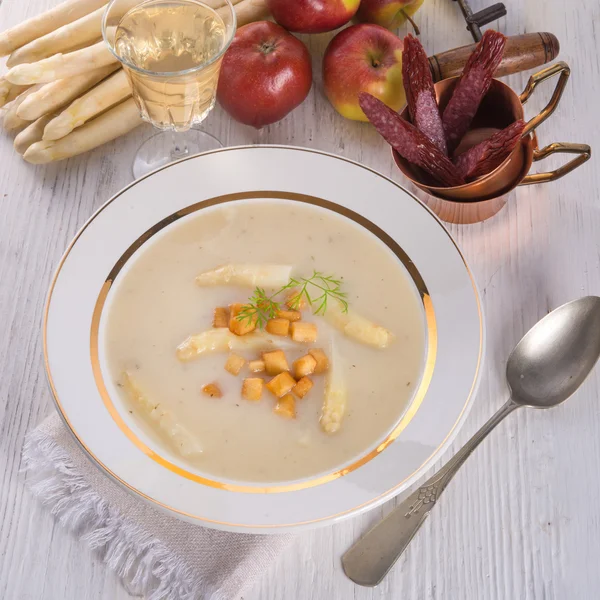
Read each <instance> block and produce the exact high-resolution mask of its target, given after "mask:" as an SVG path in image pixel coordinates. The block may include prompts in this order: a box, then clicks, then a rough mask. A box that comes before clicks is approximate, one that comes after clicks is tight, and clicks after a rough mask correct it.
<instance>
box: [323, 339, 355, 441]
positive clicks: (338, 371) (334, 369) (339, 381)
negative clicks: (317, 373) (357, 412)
mask: <svg viewBox="0 0 600 600" xmlns="http://www.w3.org/2000/svg"><path fill="white" fill-rule="evenodd" d="M342 371H343V365H342V361H341V359H340V356H339V354H338V353H337V351H336V350H335V348H334V347H333V346H332V347H331V349H330V352H329V371H328V372H327V381H326V382H325V396H324V398H323V407H322V408H321V417H320V419H319V423H320V425H321V429H323V431H325V432H326V433H336V432H337V431H339V428H340V425H341V424H342V419H343V417H344V414H345V413H346V406H347V404H348V390H347V388H346V381H345V378H344V376H343V373H342Z"/></svg>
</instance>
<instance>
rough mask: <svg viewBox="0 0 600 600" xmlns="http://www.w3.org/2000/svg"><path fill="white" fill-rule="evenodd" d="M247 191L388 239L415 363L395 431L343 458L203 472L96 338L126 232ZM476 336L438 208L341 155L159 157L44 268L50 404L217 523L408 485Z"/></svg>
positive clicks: (263, 527) (110, 452) (146, 233)
mask: <svg viewBox="0 0 600 600" xmlns="http://www.w3.org/2000/svg"><path fill="white" fill-rule="evenodd" d="M247 198H282V199H292V200H297V201H303V202H312V203H316V204H319V205H321V206H323V205H325V206H329V208H331V209H333V210H336V211H338V212H342V213H343V214H345V215H346V216H350V217H351V218H354V219H355V220H358V221H359V222H361V223H362V224H363V225H365V226H366V227H367V228H369V229H370V230H371V231H373V232H374V233H376V235H379V237H381V238H382V239H383V240H384V241H386V243H388V245H390V246H393V247H394V248H392V249H393V250H394V251H395V252H396V254H397V255H398V256H399V258H400V259H401V260H402V261H403V263H404V264H405V266H406V267H407V269H408V270H409V272H410V273H411V276H412V277H413V280H414V281H415V284H416V285H417V288H419V290H420V292H421V297H422V299H423V308H424V313H425V315H426V317H427V327H428V332H427V335H428V350H427V352H428V354H427V366H426V369H425V375H424V378H423V381H422V382H421V386H420V388H419V389H418V390H417V392H416V394H415V398H414V399H413V401H412V404H411V405H410V407H409V409H408V410H407V412H406V414H404V415H403V417H402V419H401V421H400V422H399V423H398V424H397V425H396V427H395V428H394V430H393V432H392V433H391V434H390V435H388V436H387V438H386V439H385V440H384V441H383V443H379V444H378V445H377V447H374V448H373V449H372V450H371V451H370V452H369V453H368V454H366V455H365V456H363V457H360V458H359V459H357V460H355V461H354V462H353V463H352V464H350V465H343V467H344V468H340V469H338V470H337V471H336V472H334V473H328V474H325V475H324V476H320V477H317V478H313V479H310V480H306V481H300V482H292V483H291V484H274V485H265V484H261V485H260V486H253V485H251V484H239V485H237V484H235V482H234V483H233V484H232V483H231V482H229V483H228V482H220V481H215V480H211V479H208V478H207V477H203V476H201V475H200V474H199V473H196V472H194V471H193V470H191V467H189V466H186V465H185V463H181V462H178V461H177V460H176V459H172V458H169V457H168V455H167V454H165V452H164V449H162V448H158V447H156V444H155V442H154V441H153V440H152V439H149V438H148V437H147V436H146V435H145V434H144V432H143V431H141V430H140V429H139V427H138V426H137V425H136V423H135V422H134V421H133V420H132V418H131V417H130V416H129V414H128V411H127V410H126V409H125V408H124V407H123V405H121V403H120V402H119V400H118V399H117V398H114V397H111V396H110V395H109V394H108V393H107V390H106V388H105V387H104V384H103V378H102V372H103V367H102V357H101V356H99V355H98V350H97V348H98V337H99V335H100V336H101V331H100V329H101V326H102V307H103V304H104V300H105V298H106V294H107V293H108V291H109V289H110V285H111V276H110V275H109V274H110V273H111V271H113V269H114V268H115V265H117V263H118V262H119V260H120V259H122V257H123V256H124V255H125V256H126V255H127V252H128V251H130V250H131V247H132V244H134V242H135V244H136V245H137V246H139V245H140V244H142V243H143V242H144V241H145V240H146V239H148V238H149V237H150V236H151V235H152V234H153V233H155V232H156V230H157V229H159V228H161V227H164V226H168V223H170V222H172V221H174V220H177V219H178V218H181V217H182V216H184V215H186V214H189V213H190V212H192V211H193V212H196V211H198V210H202V208H203V207H204V206H207V205H214V204H215V202H230V201H243V200H244V199H247ZM157 224H160V225H157ZM387 236H389V237H387ZM483 336H484V331H483V318H482V314H481V307H480V303H479V299H478V295H477V290H476V287H475V283H474V281H473V277H472V275H471V273H470V271H469V269H468V267H467V266H466V264H465V261H464V258H463V256H462V255H461V253H460V251H459V250H458V248H457V247H456V245H455V243H454V242H453V240H452V239H451V237H450V236H449V234H448V233H447V232H446V230H445V229H444V227H443V225H442V224H441V223H440V221H438V220H437V219H436V217H434V216H433V214H432V213H431V212H430V211H429V210H428V209H427V208H425V207H424V206H423V205H422V204H421V203H420V202H419V201H418V200H417V199H416V198H415V197H414V196H412V195H411V194H410V193H409V192H407V191H406V190H404V189H403V188H401V187H400V186H398V185H397V184H395V183H394V182H392V181H390V180H389V179H386V178H385V177H383V176H381V175H379V174H378V173H376V172H375V171H372V170H370V169H368V168H366V167H363V166H361V165H359V164H357V163H354V162H352V161H349V160H346V159H344V158H340V157H336V156H332V155H329V154H325V153H322V152H316V151H313V150H307V149H301V148H288V147H281V146H260V147H258V146H254V147H243V148H226V149H223V150H217V151H213V152H209V153H206V154H202V155H199V156H196V157H192V158H189V159H185V160H183V161H180V162H178V163H176V164H172V165H169V166H167V167H165V168H163V169H161V170H159V171H156V172H155V173H153V174H151V175H149V176H147V177H145V178H143V179H141V180H138V181H136V182H134V183H132V184H131V185H130V186H129V187H127V188H125V189H124V190H123V191H121V192H120V193H118V194H117V195H116V196H114V197H113V198H112V199H111V200H109V201H108V202H107V203H106V204H105V205H104V206H103V207H102V208H100V209H99V210H98V211H97V212H96V214H94V215H93V216H92V218H91V219H90V220H89V221H88V222H87V223H86V225H85V226H84V227H83V228H82V229H81V231H80V232H79V233H78V234H77V236H76V237H75V239H74V240H73V242H72V243H71V245H70V246H69V248H68V249H67V251H66V253H65V255H64V256H63V258H62V260H61V262H60V265H59V267H58V270H57V272H56V275H55V277H54V279H53V281H52V285H51V287H50V291H49V295H48V302H47V306H46V313H45V322H44V357H45V364H46V371H47V375H48V380H49V382H50V387H51V388H52V392H53V394H54V398H55V400H56V405H57V407H58V410H59V411H60V413H61V414H62V416H63V418H64V420H65V422H66V423H67V424H68V426H69V427H70V429H71V430H72V432H73V434H74V435H75V436H76V438H77V439H78V440H79V442H80V443H81V446H82V447H83V449H84V450H85V452H86V453H87V454H88V456H90V458H91V459H92V460H93V461H94V462H95V463H96V464H97V465H98V466H99V467H100V468H101V469H102V470H103V471H104V472H105V473H107V474H109V475H111V476H112V477H113V478H114V479H115V480H117V481H118V482H120V483H121V484H123V485H124V486H125V487H126V488H127V489H128V490H129V491H131V492H132V493H135V494H138V495H139V496H140V497H142V498H145V499H146V500H148V501H149V502H152V503H153V504H154V505H155V506H159V507H162V508H164V509H166V510H168V511H170V512H172V513H174V514H176V515H178V516H180V517H182V518H187V519H189V520H191V521H194V522H198V523H201V524H204V525H207V526H212V527H217V528H219V529H227V530H235V531H252V532H257V533H269V532H276V531H281V530H289V529H297V528H299V527H303V526H315V525H323V524H326V523H331V522H332V521H336V520H339V519H342V518H345V517H348V516H350V515H352V514H357V513H359V512H362V511H365V510H368V509H370V508H373V507H374V506H376V505H378V504H381V503H382V502H384V501H385V500H387V499H389V498H390V497H392V496H394V495H395V494H398V493H400V492H401V491H402V490H404V489H405V488H407V487H408V486H410V485H411V484H412V483H413V482H414V481H415V480H416V479H417V478H418V477H419V476H420V475H421V474H422V473H423V471H424V470H425V469H426V468H427V467H428V466H429V465H430V464H431V463H432V461H434V460H435V459H437V458H438V457H439V456H440V454H441V452H443V450H444V449H445V448H446V447H447V446H448V444H449V443H450V441H451V440H452V438H453V436H454V435H455V433H456V431H457V429H458V427H459V426H460V424H461V423H462V421H463V419H464V417H465V416H466V412H467V409H468V407H469V404H470V400H471V398H472V395H473V392H474V389H475V386H476V382H477V378H478V373H479V368H480V364H481V360H482V352H483Z"/></svg>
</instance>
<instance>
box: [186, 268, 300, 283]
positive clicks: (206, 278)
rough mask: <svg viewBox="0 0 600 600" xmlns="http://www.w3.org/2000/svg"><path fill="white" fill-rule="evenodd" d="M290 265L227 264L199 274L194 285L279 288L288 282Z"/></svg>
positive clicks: (290, 270)
mask: <svg viewBox="0 0 600 600" xmlns="http://www.w3.org/2000/svg"><path fill="white" fill-rule="evenodd" d="M291 272H292V267H291V266H290V265H240V264H229V265H223V266H222V267H217V268H216V269H213V270H212V271H206V272H204V273H200V275H198V276H197V277H196V283H197V284H198V285H201V286H208V285H243V286H248V287H256V286H261V287H281V286H284V285H285V284H286V283H287V282H288V281H289V280H290V273H291Z"/></svg>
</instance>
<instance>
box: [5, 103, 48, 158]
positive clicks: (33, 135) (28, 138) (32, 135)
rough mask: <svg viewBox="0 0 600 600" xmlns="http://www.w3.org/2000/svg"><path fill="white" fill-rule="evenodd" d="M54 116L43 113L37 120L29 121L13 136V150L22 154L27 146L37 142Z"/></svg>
mask: <svg viewBox="0 0 600 600" xmlns="http://www.w3.org/2000/svg"><path fill="white" fill-rule="evenodd" d="M54 116H56V115H54V114H52V113H50V114H48V115H43V116H41V117H40V118H39V119H37V121H34V122H33V123H30V124H29V125H28V126H27V127H25V129H23V131H21V132H20V133H19V134H18V135H17V137H15V141H14V144H13V145H14V147H15V150H16V151H17V152H18V153H19V154H21V155H23V154H25V151H26V150H27V148H29V146H31V145H32V144H35V143H36V142H39V141H40V140H41V139H42V135H44V127H46V125H47V124H48V123H49V121H51V120H52V118H53V117H54Z"/></svg>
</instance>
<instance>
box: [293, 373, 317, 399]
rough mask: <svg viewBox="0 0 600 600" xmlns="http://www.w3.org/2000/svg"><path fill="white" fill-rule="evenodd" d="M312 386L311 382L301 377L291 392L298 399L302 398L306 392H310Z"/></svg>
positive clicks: (307, 378)
mask: <svg viewBox="0 0 600 600" xmlns="http://www.w3.org/2000/svg"><path fill="white" fill-rule="evenodd" d="M312 386H313V382H312V380H311V379H310V378H309V377H303V378H302V379H301V380H300V381H299V382H298V383H297V384H296V385H295V386H294V387H293V388H292V392H293V393H294V394H296V396H298V398H304V396H306V394H308V392H310V390H311V388H312Z"/></svg>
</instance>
